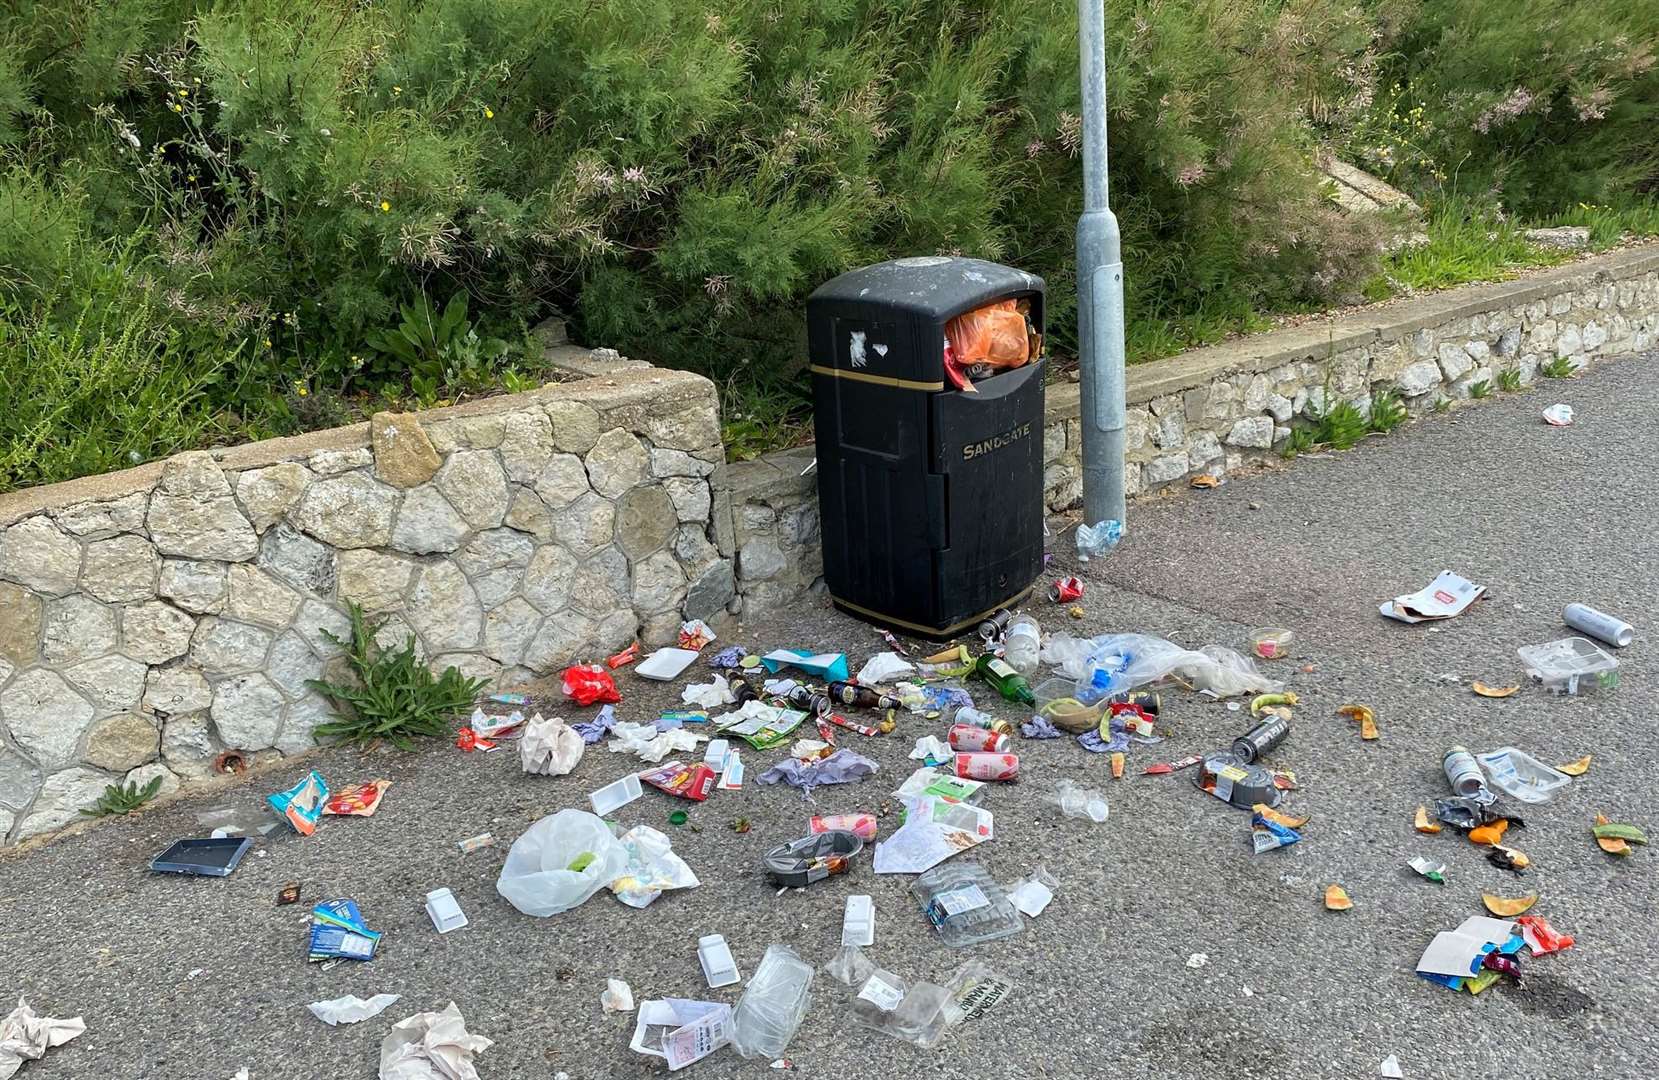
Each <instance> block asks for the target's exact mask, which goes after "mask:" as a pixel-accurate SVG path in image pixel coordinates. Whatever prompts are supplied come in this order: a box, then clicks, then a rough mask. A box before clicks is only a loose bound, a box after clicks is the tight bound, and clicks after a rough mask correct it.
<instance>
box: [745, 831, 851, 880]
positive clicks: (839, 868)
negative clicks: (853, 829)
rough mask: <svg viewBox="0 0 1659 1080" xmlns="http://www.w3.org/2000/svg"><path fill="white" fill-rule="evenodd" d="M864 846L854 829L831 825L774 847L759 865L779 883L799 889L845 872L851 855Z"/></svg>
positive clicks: (848, 866) (849, 863)
mask: <svg viewBox="0 0 1659 1080" xmlns="http://www.w3.org/2000/svg"><path fill="white" fill-rule="evenodd" d="M863 850H864V841H863V840H861V839H859V837H858V834H857V833H850V832H844V831H842V830H840V829H831V830H830V831H828V832H821V833H813V834H812V835H811V836H805V837H802V838H801V839H799V840H796V841H793V842H791V843H788V844H784V845H782V846H780V847H775V848H773V849H772V850H771V851H768V852H767V853H766V857H765V859H764V860H762V863H761V866H762V869H764V870H765V871H766V873H767V875H768V876H769V877H771V879H772V880H773V881H776V882H777V883H778V884H779V885H784V886H788V887H790V888H797V889H798V888H801V887H802V886H806V885H810V884H812V883H813V882H814V881H822V880H823V879H824V878H827V877H829V876H830V875H831V874H840V873H845V872H846V871H847V870H848V869H849V868H850V865H851V861H852V857H853V856H854V855H857V854H858V853H859V852H860V851H863Z"/></svg>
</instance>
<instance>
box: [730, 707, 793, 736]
mask: <svg viewBox="0 0 1659 1080" xmlns="http://www.w3.org/2000/svg"><path fill="white" fill-rule="evenodd" d="M805 719H806V713H804V712H800V711H799V710H796V709H783V708H779V707H778V706H776V705H767V704H766V703H765V702H761V701H745V702H744V703H743V707H742V708H741V709H734V710H733V711H731V712H729V713H726V714H725V715H723V716H716V717H713V718H712V720H713V723H714V724H715V726H717V727H718V728H719V729H720V731H721V733H722V734H725V735H756V734H759V733H760V731H761V730H762V729H765V728H770V729H771V730H773V731H775V732H777V733H779V734H788V733H789V732H791V731H794V730H795V729H796V728H798V727H800V726H801V721H802V720H805Z"/></svg>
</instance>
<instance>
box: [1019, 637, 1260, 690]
mask: <svg viewBox="0 0 1659 1080" xmlns="http://www.w3.org/2000/svg"><path fill="white" fill-rule="evenodd" d="M1042 661H1043V663H1045V664H1048V665H1050V666H1052V667H1054V668H1055V669H1056V670H1058V671H1059V672H1060V673H1061V674H1062V675H1065V676H1067V677H1069V678H1073V679H1076V680H1077V698H1078V700H1079V701H1081V702H1083V703H1084V704H1092V703H1094V702H1096V701H1099V700H1101V699H1102V698H1109V697H1116V696H1117V695H1119V694H1126V693H1128V692H1129V691H1130V690H1133V689H1134V688H1135V687H1137V686H1143V685H1145V684H1147V683H1150V682H1156V681H1157V680H1159V679H1161V678H1163V677H1164V676H1166V675H1175V676H1177V677H1179V678H1181V679H1182V680H1184V681H1186V682H1188V683H1190V684H1191V685H1192V687H1193V689H1195V690H1208V691H1210V692H1212V693H1214V694H1216V695H1217V696H1218V697H1232V696H1233V695H1235V694H1243V693H1257V694H1265V693H1272V692H1273V691H1276V690H1279V689H1281V688H1282V686H1283V684H1282V683H1280V682H1277V681H1276V680H1273V679H1269V678H1267V677H1266V676H1265V675H1263V674H1262V673H1261V672H1260V671H1258V670H1257V668H1256V664H1255V661H1253V660H1251V659H1250V658H1249V657H1247V656H1245V655H1243V654H1242V653H1239V652H1237V651H1235V650H1233V649H1229V648H1226V647H1225V646H1221V645H1206V646H1204V648H1203V649H1201V650H1198V651H1196V652H1195V651H1193V650H1191V649H1184V648H1182V647H1181V646H1179V645H1177V644H1175V643H1174V642H1173V641H1166V640H1165V639H1163V638H1160V637H1152V636H1151V635H1150V634H1103V635H1101V636H1100V637H1096V638H1077V637H1073V636H1072V635H1070V634H1055V635H1054V636H1053V637H1051V638H1049V639H1048V641H1046V642H1044V644H1043V650H1042Z"/></svg>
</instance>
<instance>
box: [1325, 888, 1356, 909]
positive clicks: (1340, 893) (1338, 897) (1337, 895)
mask: <svg viewBox="0 0 1659 1080" xmlns="http://www.w3.org/2000/svg"><path fill="white" fill-rule="evenodd" d="M1353 906H1354V902H1353V901H1352V900H1350V899H1348V890H1347V889H1344V888H1343V887H1342V886H1341V885H1327V886H1325V910H1327V911H1347V910H1348V909H1349V908H1351V907H1353Z"/></svg>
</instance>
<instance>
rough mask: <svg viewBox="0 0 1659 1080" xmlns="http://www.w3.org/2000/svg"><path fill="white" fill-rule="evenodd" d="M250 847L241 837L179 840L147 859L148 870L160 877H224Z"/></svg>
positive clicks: (251, 844) (251, 842)
mask: <svg viewBox="0 0 1659 1080" xmlns="http://www.w3.org/2000/svg"><path fill="white" fill-rule="evenodd" d="M251 847H253V841H252V840H250V839H248V838H247V837H245V836H225V837H215V838H212V839H205V838H204V839H197V840H180V841H179V842H177V843H176V844H174V845H173V846H172V847H170V848H168V849H167V850H166V851H164V852H162V853H161V854H160V855H157V856H156V857H155V858H153V859H151V860H150V869H151V870H155V871H158V872H160V873H163V874H203V875H206V876H207V877H225V876H227V875H228V874H229V873H230V872H231V871H232V870H235V869H236V864H237V863H239V862H241V861H242V856H244V855H246V854H247V853H248V849H249V848H251Z"/></svg>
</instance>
